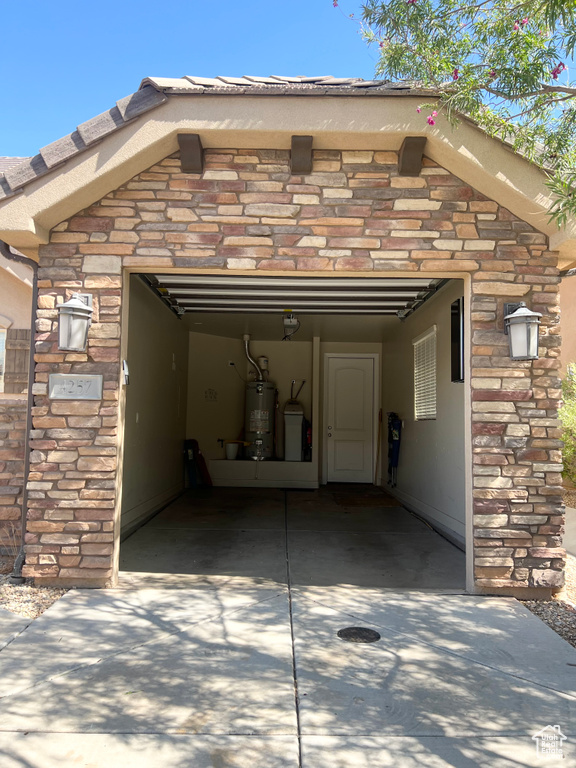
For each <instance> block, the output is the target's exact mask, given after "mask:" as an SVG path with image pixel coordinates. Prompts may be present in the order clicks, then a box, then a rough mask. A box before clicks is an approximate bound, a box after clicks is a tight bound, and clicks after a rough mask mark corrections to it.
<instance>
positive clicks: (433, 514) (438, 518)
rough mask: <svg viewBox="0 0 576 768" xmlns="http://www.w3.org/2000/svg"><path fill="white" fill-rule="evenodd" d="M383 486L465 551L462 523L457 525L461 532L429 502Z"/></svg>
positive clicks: (464, 534) (407, 507) (444, 514)
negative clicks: (451, 525)
mask: <svg viewBox="0 0 576 768" xmlns="http://www.w3.org/2000/svg"><path fill="white" fill-rule="evenodd" d="M383 488H384V490H385V491H387V492H388V493H389V494H390V495H391V496H394V497H395V498H396V499H398V500H399V501H401V502H402V504H403V506H405V507H406V509H409V510H410V511H411V512H414V513H415V514H417V515H419V516H420V517H422V518H423V519H424V520H426V522H428V523H430V525H431V526H432V527H433V528H435V529H436V530H437V531H438V532H439V533H441V534H442V535H443V536H445V537H446V538H447V539H448V540H449V541H451V542H452V544H454V545H455V546H457V547H458V549H461V550H462V551H463V552H465V551H466V533H465V527H464V523H458V525H459V526H461V527H462V533H460V532H459V531H457V530H454V529H453V528H451V527H450V523H453V522H455V521H453V520H452V518H450V517H449V516H448V515H447V514H446V513H444V512H442V511H441V510H439V509H436V507H431V506H430V505H429V504H426V502H425V501H422V500H421V499H416V498H414V497H413V496H411V495H410V494H409V493H405V492H404V491H400V490H399V489H398V488H390V486H388V485H385V486H383Z"/></svg>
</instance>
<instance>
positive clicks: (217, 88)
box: [0, 75, 431, 200]
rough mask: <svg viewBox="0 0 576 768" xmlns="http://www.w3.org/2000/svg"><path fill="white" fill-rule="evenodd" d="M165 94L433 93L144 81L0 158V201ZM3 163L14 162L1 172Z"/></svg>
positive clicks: (357, 84)
mask: <svg viewBox="0 0 576 768" xmlns="http://www.w3.org/2000/svg"><path fill="white" fill-rule="evenodd" d="M169 94H187V95H191V94H193V95H203V94H208V95H210V94H211V95H226V96H230V95H233V96H242V95H244V94H248V95H251V96H368V95H369V96H425V95H430V94H431V91H426V90H424V89H422V88H418V86H417V84H416V83H413V82H408V81H405V82H396V83H393V82H391V81H389V80H362V79H361V78H358V77H356V78H336V77H328V76H326V77H280V76H273V77H248V76H246V77H193V76H188V75H187V76H186V77H147V78H145V79H144V80H143V81H142V83H141V84H140V89H139V90H138V91H136V93H133V94H131V95H130V96H126V97H125V98H123V99H120V100H119V101H117V102H116V106H114V107H112V108H111V109H109V110H108V111H107V112H103V113H102V114H100V115H98V116H97V117H94V118H92V119H91V120H88V121H87V122H85V123H82V124H81V125H79V126H78V127H77V128H76V130H75V131H73V132H72V133H70V134H68V135H67V136H64V137H63V138H61V139H58V140H57V141H54V142H53V143H52V144H47V145H46V146H45V147H42V149H41V150H40V152H39V153H38V154H37V155H34V157H24V158H0V173H4V176H3V177H1V176H0V200H2V199H4V198H6V197H11V196H12V195H14V194H16V193H17V192H18V191H19V190H21V189H22V187H24V186H26V184H29V183H30V182H31V181H34V180H35V179H37V178H39V177H40V176H43V175H44V174H46V173H49V171H51V170H52V169H53V168H55V167H56V166H57V165H60V164H61V163H63V162H65V161H66V160H69V159H70V158H72V157H74V156H75V155H78V154H79V153H80V152H83V151H84V150H86V149H88V148H89V147H90V146H92V145H93V144H94V143H95V142H97V141H100V140H101V139H103V138H105V137H106V136H109V135H110V134H111V133H114V132H115V131H118V130H119V129H120V128H123V127H124V126H125V125H126V124H127V123H129V122H131V121H132V120H134V119H135V118H137V117H139V116H140V115H142V114H144V113H145V112H149V111H150V110H152V109H154V108H155V107H159V106H160V105H161V104H164V102H165V101H166V99H167V95H169ZM2 159H4V160H14V161H16V162H14V163H9V164H7V165H6V167H5V168H4V169H3V168H2V165H1V161H2Z"/></svg>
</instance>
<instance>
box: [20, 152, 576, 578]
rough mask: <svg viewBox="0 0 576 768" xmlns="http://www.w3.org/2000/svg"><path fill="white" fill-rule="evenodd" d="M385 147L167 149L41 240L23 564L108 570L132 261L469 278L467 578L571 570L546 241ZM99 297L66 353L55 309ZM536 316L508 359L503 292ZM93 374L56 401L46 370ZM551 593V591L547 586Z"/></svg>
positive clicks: (156, 266)
mask: <svg viewBox="0 0 576 768" xmlns="http://www.w3.org/2000/svg"><path fill="white" fill-rule="evenodd" d="M397 163H398V157H397V154H396V153H395V152H388V151H375V152H370V151H342V152H339V151H316V152H315V153H314V167H313V172H312V174H311V175H310V176H304V177H302V176H292V175H291V174H290V171H289V153H288V152H287V151H273V150H228V149H223V150H209V151H207V152H206V157H205V171H204V173H203V174H202V175H196V174H183V173H182V172H181V170H180V161H179V157H178V156H177V155H173V156H171V157H169V158H167V159H165V160H164V161H162V162H160V163H158V164H156V165H154V166H153V167H151V168H149V169H148V170H147V171H145V172H143V173H141V174H139V175H138V176H136V177H135V178H134V179H132V180H131V181H129V182H128V183H126V184H125V185H123V186H122V187H120V188H119V189H117V190H116V191H114V192H111V193H110V194H109V195H107V196H106V197H105V198H104V199H102V200H101V201H100V202H98V203H97V204H95V205H93V206H92V207H90V208H88V209H87V210H84V211H82V212H81V213H79V214H77V215H76V216H74V217H73V218H71V219H70V220H68V221H65V222H63V223H62V224H60V225H59V226H57V227H56V228H55V229H54V230H53V232H52V235H51V241H50V244H49V245H46V246H43V247H42V248H41V249H40V271H39V278H40V282H39V285H40V300H39V307H38V320H37V327H36V385H35V390H34V391H35V395H36V397H35V407H34V431H33V443H32V448H33V453H32V466H31V474H30V478H29V483H30V484H29V488H30V503H29V513H28V536H27V564H26V566H25V574H26V575H27V576H33V577H35V578H36V579H39V580H51V581H53V580H55V579H59V580H68V581H72V582H75V583H92V584H95V585H96V584H105V583H108V582H109V581H110V579H111V578H112V577H113V550H114V546H115V544H114V525H115V522H114V519H115V515H116V514H117V509H118V499H117V498H116V481H117V472H118V461H119V456H118V446H119V444H120V439H119V438H120V436H119V430H121V428H122V425H121V424H120V423H119V410H118V402H119V386H120V385H119V381H120V336H121V332H122V328H121V303H122V285H123V279H124V275H125V271H124V270H126V269H129V270H132V271H138V270H141V271H149V272H153V271H162V270H166V269H176V270H182V271H189V272H190V271H203V270H204V271H212V272H215V271H221V270H228V271H232V272H233V271H235V270H237V271H240V272H242V273H246V272H250V271H253V272H254V273H256V274H257V273H258V272H260V271H264V272H268V271H275V272H284V273H287V272H294V273H301V274H308V275H309V274H310V273H321V274H323V275H326V276H327V277H329V276H330V275H343V274H358V275H363V276H367V275H370V274H376V273H377V274H378V275H380V276H382V275H385V274H389V275H391V276H408V275H412V276H418V275H423V274H433V275H435V276H446V277H450V276H459V277H460V276H462V275H465V276H466V275H469V277H470V281H469V285H470V290H471V294H470V295H471V302H470V303H471V306H469V307H467V311H469V312H470V313H471V327H472V339H471V349H470V350H469V352H470V355H471V379H470V381H468V382H467V383H466V384H465V386H469V387H471V399H472V413H471V419H472V424H471V432H472V446H471V450H472V453H473V462H474V464H473V489H472V491H471V493H472V494H473V500H474V541H473V546H474V556H475V584H476V587H477V588H478V589H481V590H484V591H488V592H490V591H499V590H500V591H502V590H504V591H508V592H511V591H513V590H517V591H518V588H519V587H540V588H557V587H559V586H561V584H562V568H563V560H564V551H563V550H562V549H560V548H559V545H560V537H561V531H562V524H563V518H562V514H563V513H562V500H561V488H560V471H561V463H560V462H561V455H560V450H561V443H560V432H559V427H558V421H557V405H558V399H559V397H560V382H559V378H558V369H559V342H560V338H559V335H558V334H559V326H558V321H559V310H558V301H557V299H558V297H557V290H558V281H559V277H558V270H557V266H556V264H557V259H556V254H554V253H551V252H549V251H548V250H547V241H546V237H545V236H544V235H542V234H540V233H539V232H537V231H535V230H534V229H533V228H532V227H531V226H530V225H529V224H527V223H525V222H523V221H521V220H519V219H518V218H517V217H516V216H514V215H513V214H511V213H510V212H509V211H508V210H506V209H504V208H502V207H500V206H499V205H498V204H497V203H495V202H493V201H491V200H489V199H487V198H486V197H485V196H483V195H481V194H479V193H478V192H477V191H475V190H474V189H473V188H472V187H470V186H468V185H467V184H465V183H464V182H463V181H461V180H460V179H458V178H457V177H455V176H454V175H452V174H450V173H449V172H447V171H446V170H444V169H442V168H440V167H439V166H438V165H436V164H435V163H434V162H432V161H430V160H427V159H425V161H424V167H423V170H422V173H421V175H420V176H418V177H413V178H410V177H402V176H399V175H398V166H397ZM73 291H82V292H88V293H92V294H93V296H94V309H95V312H94V324H93V325H92V328H91V330H90V335H89V347H88V350H87V353H86V354H78V353H67V352H61V351H59V350H58V343H57V311H56V309H55V305H56V304H57V303H58V302H60V301H63V300H65V299H66V298H68V297H69V295H70V294H71V292H73ZM520 300H524V301H526V302H527V303H528V305H529V306H530V307H531V308H532V309H533V310H535V311H538V312H541V313H542V315H543V318H542V327H541V343H540V346H541V356H540V359H539V360H536V361H533V362H518V361H512V360H510V357H509V353H508V348H507V344H508V341H507V337H505V336H504V334H503V313H504V312H503V304H504V302H506V301H520ZM56 372H59V373H65V372H77V373H101V374H103V376H104V399H103V400H102V401H101V402H90V401H84V402H78V401H56V400H55V401H50V400H49V399H48V397H47V382H48V376H49V374H50V373H56ZM543 591H544V590H543Z"/></svg>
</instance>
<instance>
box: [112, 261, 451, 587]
mask: <svg viewBox="0 0 576 768" xmlns="http://www.w3.org/2000/svg"><path fill="white" fill-rule="evenodd" d="M463 291H464V289H463V283H462V281H461V280H457V279H454V280H440V279H434V278H427V277H425V278H388V277H386V278H369V279H367V278H338V277H330V278H326V277H314V278H307V277H298V278H283V277H259V276H258V277H242V276H228V275H226V276H221V275H213V276H206V275H190V274H166V275H163V274H154V275H151V274H147V275H132V276H131V279H130V300H129V321H128V343H127V351H126V360H127V366H126V375H127V376H129V383H128V385H127V387H126V403H125V419H124V421H125V430H124V464H123V499H122V534H123V538H124V542H123V545H122V549H121V569H122V570H123V571H126V572H130V573H140V574H142V573H148V574H150V573H156V574H180V575H184V574H188V575H189V576H190V577H193V578H197V577H199V576H202V577H210V578H217V577H223V578H226V577H229V576H231V575H232V576H236V577H238V576H246V577H250V578H254V577H256V578H263V579H271V580H280V581H284V580H285V579H286V557H287V556H288V558H289V560H290V563H291V570H292V573H293V576H294V578H295V579H296V582H295V583H302V584H319V585H325V584H334V583H350V584H358V585H360V586H375V587H378V586H384V587H390V588H402V587H405V588H415V587H418V588H430V589H450V588H454V589H463V588H464V554H463V551H462V550H463V549H464V545H465V467H464V461H465V459H464V456H465V450H464V418H465V401H464V386H463V378H464V366H463V360H464V338H463V336H464V333H463V316H464V314H463V295H464V292H463Z"/></svg>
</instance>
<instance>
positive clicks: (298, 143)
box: [290, 136, 312, 176]
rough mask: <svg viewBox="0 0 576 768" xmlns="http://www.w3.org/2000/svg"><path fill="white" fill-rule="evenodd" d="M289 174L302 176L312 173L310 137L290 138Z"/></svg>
mask: <svg viewBox="0 0 576 768" xmlns="http://www.w3.org/2000/svg"><path fill="white" fill-rule="evenodd" d="M290 172H291V173H292V174H294V175H303V176H307V175H308V174H310V173H312V136H292V151H291V152H290Z"/></svg>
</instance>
